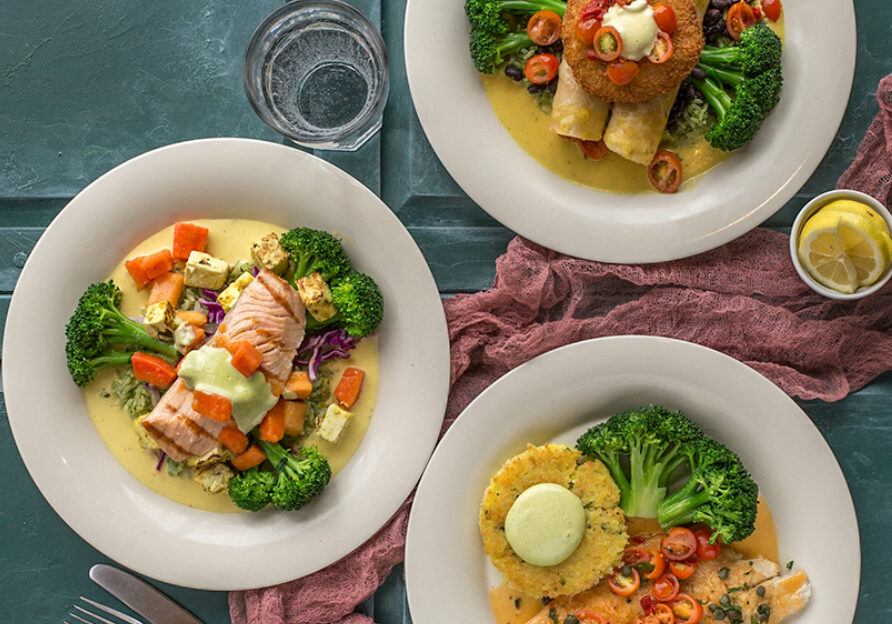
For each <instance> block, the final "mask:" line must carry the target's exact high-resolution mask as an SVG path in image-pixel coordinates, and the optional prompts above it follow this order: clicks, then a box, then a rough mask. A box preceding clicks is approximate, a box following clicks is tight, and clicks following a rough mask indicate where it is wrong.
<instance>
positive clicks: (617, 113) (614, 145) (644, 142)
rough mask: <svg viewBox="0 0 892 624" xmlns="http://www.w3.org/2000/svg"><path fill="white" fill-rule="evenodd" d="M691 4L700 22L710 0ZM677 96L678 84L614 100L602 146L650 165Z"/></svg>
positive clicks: (695, 1) (637, 161)
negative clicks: (649, 95)
mask: <svg viewBox="0 0 892 624" xmlns="http://www.w3.org/2000/svg"><path fill="white" fill-rule="evenodd" d="M694 6H695V7H696V9H697V15H698V16H699V17H700V20H701V21H702V20H703V16H704V15H705V14H706V9H707V7H708V6H709V0H694ZM558 84H559V85H560V83H558ZM680 86H681V85H679V87H680ZM677 95H678V87H676V88H675V89H673V90H672V91H670V92H668V93H664V94H663V95H660V96H657V97H655V98H653V99H651V100H647V101H646V102H637V103H624V102H616V103H615V104H614V105H613V111H612V113H611V115H610V122H609V123H608V124H607V129H606V130H605V131H604V145H606V146H607V149H609V150H610V151H611V152H615V153H616V154H619V155H620V156H622V157H623V158H626V159H628V160H631V161H632V162H636V163H639V164H642V165H649V164H650V162H651V161H652V160H653V157H654V154H656V153H657V150H658V149H659V147H660V141H661V140H662V139H663V131H664V130H665V129H666V124H667V123H668V122H669V113H670V112H671V111H672V104H673V103H674V102H675V97H676V96H677Z"/></svg>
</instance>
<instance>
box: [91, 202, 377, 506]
mask: <svg viewBox="0 0 892 624" xmlns="http://www.w3.org/2000/svg"><path fill="white" fill-rule="evenodd" d="M191 222H192V223H198V224H200V225H203V226H205V227H207V228H208V229H209V230H210V232H209V235H208V243H207V252H208V253H210V254H212V255H214V256H216V257H218V258H223V259H224V260H227V261H228V262H233V261H235V260H239V259H242V260H246V259H250V247H251V243H253V242H254V241H256V240H257V239H259V238H260V237H262V236H264V235H265V234H268V233H270V232H277V233H281V232H284V231H286V230H287V229H288V228H285V227H282V226H278V225H273V224H270V223H264V222H261V221H251V220H247V219H197V220H193V221H191ZM172 240H173V225H171V226H169V227H166V228H164V229H163V230H161V231H160V232H158V233H157V234H154V235H152V236H150V237H149V238H147V239H146V240H145V241H143V242H142V243H140V244H139V245H137V246H136V247H135V248H134V249H133V250H132V251H131V252H130V253H129V254H127V256H126V257H125V258H123V259H122V260H121V262H120V264H118V266H116V267H115V268H114V270H113V271H112V272H111V274H110V275H109V278H110V279H112V280H114V282H115V284H117V285H118V287H119V288H120V289H121V292H122V293H123V298H122V300H121V310H122V311H123V312H124V314H125V315H127V316H138V315H141V313H142V310H143V309H144V308H145V304H146V299H147V298H148V288H145V289H143V290H142V291H137V290H136V288H135V285H134V283H133V280H132V279H130V276H129V274H128V273H127V269H126V268H125V267H124V261H125V260H127V259H129V258H132V257H134V256H140V255H143V254H147V253H151V252H153V251H157V250H159V249H163V248H169V247H170V245H171V242H172ZM326 364H327V369H328V370H330V371H331V372H332V377H331V379H332V388H334V384H335V383H337V381H338V379H340V376H341V373H342V372H343V370H344V369H345V368H346V367H347V366H355V367H357V368H361V369H363V370H364V371H365V378H364V381H363V384H362V392H361V393H360V395H359V399H357V401H356V403H354V405H353V407H352V408H351V411H352V412H353V416H354V417H353V421H352V422H351V423H350V425H349V426H348V427H347V429H346V430H345V431H344V433H343V435H342V436H341V439H340V440H339V441H338V443H337V444H332V443H330V442H326V441H325V440H322V439H321V438H319V437H318V435H316V434H315V433H313V434H311V435H309V436H307V439H306V442H305V443H306V444H316V445H318V446H319V449H320V450H321V451H322V453H323V454H324V455H325V457H326V458H327V459H328V461H329V463H330V464H331V468H332V474H337V472H338V471H340V470H341V469H342V468H343V467H344V466H345V465H346V464H347V462H348V461H349V460H350V458H351V457H352V456H353V454H354V453H355V452H356V449H357V448H358V447H359V443H360V442H361V441H362V438H363V436H364V435H365V432H366V429H368V426H369V422H370V420H371V417H372V411H373V409H374V407H375V398H376V395H377V389H378V343H377V339H376V338H375V337H369V338H365V339H363V340H362V341H361V342H359V344H358V345H357V347H356V349H355V350H354V351H353V353H352V357H350V359H348V360H335V361H333V362H328V363H326ZM114 377H115V374H114V371H113V370H108V369H107V370H104V371H102V372H101V373H100V374H99V375H97V376H96V379H94V380H93V382H92V383H90V385H88V386H87V387H86V388H85V389H84V398H85V401H86V405H87V410H88V412H89V413H90V418H91V419H92V420H93V425H94V426H95V427H96V431H97V432H98V433H99V436H100V437H101V438H102V441H103V442H104V443H105V445H106V446H107V447H108V448H109V450H110V451H111V452H112V455H114V457H115V459H117V460H118V462H120V464H121V465H122V466H124V468H126V469H127V471H128V472H129V473H130V474H132V475H133V476H134V477H135V478H136V479H137V480H139V481H140V483H142V484H143V485H145V486H146V487H148V488H149V489H151V490H153V491H155V492H157V493H158V494H161V495H162V496H165V497H167V498H169V499H170V500H173V501H176V502H178V503H181V504H183V505H188V506H189V507H194V508H196V509H203V510H205V511H213V512H221V513H225V512H229V513H232V512H238V511H241V510H239V509H238V508H237V507H236V506H235V505H234V504H233V503H232V501H230V500H229V496H227V494H226V493H225V492H223V493H220V494H208V493H207V492H205V490H204V488H203V487H202V486H201V485H199V484H198V483H197V482H195V481H193V480H192V479H191V478H190V477H189V476H188V475H187V474H184V475H183V476H171V475H169V474H167V471H166V470H165V469H164V468H162V469H161V470H155V465H156V463H157V458H156V457H155V455H154V454H152V453H151V452H149V451H147V450H146V449H144V448H142V447H141V446H139V444H138V443H137V439H136V433H135V432H134V429H133V421H132V419H131V418H130V416H129V415H128V414H127V412H125V411H124V410H123V408H121V407H120V406H119V405H118V402H117V399H116V398H115V397H108V398H106V397H103V396H102V394H103V390H105V389H107V388H108V387H109V386H110V385H111V382H112V381H113V380H114Z"/></svg>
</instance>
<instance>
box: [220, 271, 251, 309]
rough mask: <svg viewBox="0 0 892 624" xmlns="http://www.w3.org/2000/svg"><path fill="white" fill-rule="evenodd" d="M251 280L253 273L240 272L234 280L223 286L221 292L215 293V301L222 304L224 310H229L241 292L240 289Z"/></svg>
mask: <svg viewBox="0 0 892 624" xmlns="http://www.w3.org/2000/svg"><path fill="white" fill-rule="evenodd" d="M253 281H254V276H253V275H251V274H250V273H242V274H241V275H239V276H238V277H237V278H236V279H235V281H233V282H232V283H231V284H230V285H229V286H227V287H226V288H224V289H223V292H221V293H220V294H219V295H217V303H219V304H220V305H221V306H222V308H223V310H224V311H226V312H229V310H230V309H231V308H232V306H234V305H235V300H236V299H238V296H239V295H240V294H242V291H243V290H244V289H245V288H247V287H248V284H250V283H251V282H253Z"/></svg>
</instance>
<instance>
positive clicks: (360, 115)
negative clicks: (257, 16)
mask: <svg viewBox="0 0 892 624" xmlns="http://www.w3.org/2000/svg"><path fill="white" fill-rule="evenodd" d="M244 82H245V91H246V92H247V94H248V99H249V100H250V102H251V105H252V106H253V107H254V110H255V111H256V112H257V114H258V115H259V116H260V118H261V119H262V120H263V121H264V122H265V123H266V124H267V125H268V126H270V127H271V128H272V129H273V130H275V131H276V132H278V133H279V134H282V135H284V136H286V137H287V138H289V139H291V140H292V141H294V142H295V143H297V144H298V145H302V146H305V147H310V148H314V149H325V150H346V151H352V150H356V149H358V148H359V147H360V146H361V145H362V144H363V143H365V142H366V141H367V140H368V139H369V138H370V137H371V136H372V135H374V134H375V133H376V132H377V131H378V130H379V129H380V128H381V119H382V115H383V112H384V105H385V104H386V102H387V93H388V90H389V76H388V69H387V49H386V47H385V45H384V40H383V39H382V38H381V34H380V33H379V32H378V30H377V29H376V28H375V26H374V24H372V23H371V22H370V21H369V20H368V18H367V17H366V16H365V15H363V14H362V13H361V12H359V11H358V10H356V9H355V8H353V7H352V6H350V5H349V4H347V3H346V2H342V1H341V0H294V1H293V2H288V3H287V4H285V5H283V6H281V7H279V8H278V9H276V10H275V11H273V12H272V13H271V14H270V15H268V16H267V17H266V19H265V20H263V22H262V23H261V24H260V26H258V27H257V30H255V31H254V34H253V35H252V37H251V40H250V42H249V43H248V48H247V50H246V51H245V65H244Z"/></svg>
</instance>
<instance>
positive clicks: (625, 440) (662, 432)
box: [576, 405, 703, 518]
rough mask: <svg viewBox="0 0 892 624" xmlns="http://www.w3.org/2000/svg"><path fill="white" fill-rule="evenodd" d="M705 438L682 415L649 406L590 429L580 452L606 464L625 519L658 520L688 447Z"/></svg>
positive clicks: (623, 414)
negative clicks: (668, 489)
mask: <svg viewBox="0 0 892 624" xmlns="http://www.w3.org/2000/svg"><path fill="white" fill-rule="evenodd" d="M702 437H703V433H702V432H701V431H700V428H699V427H698V426H697V425H695V424H694V423H693V422H692V421H691V420H690V419H688V418H687V417H686V416H684V415H683V414H681V413H680V412H673V411H670V410H667V409H666V408H663V407H659V406H656V405H651V406H649V407H645V408H638V409H631V410H628V411H625V412H622V413H620V414H617V415H616V416H613V417H611V418H610V419H609V420H607V421H606V422H604V423H601V424H600V425H596V426H594V427H592V428H591V429H589V430H588V431H586V432H585V433H584V434H582V436H580V437H579V439H578V440H577V441H576V448H578V449H579V450H580V451H582V452H583V453H585V454H586V455H590V456H592V457H596V458H598V459H600V460H601V461H602V462H604V465H605V466H607V469H608V470H609V471H610V474H611V476H612V477H613V480H614V481H615V482H616V484H617V486H618V487H619V491H620V507H622V509H623V511H624V512H625V513H626V515H628V516H633V517H642V518H654V517H656V515H657V505H658V504H659V503H660V501H662V500H663V498H664V497H665V496H666V490H667V487H668V486H669V484H670V479H671V478H672V476H673V474H675V472H676V470H677V469H678V468H680V467H681V466H682V465H683V464H685V463H686V460H687V455H686V454H685V453H684V450H685V448H687V447H688V446H689V445H690V444H691V443H692V442H693V441H696V440H699V439H701V438H702Z"/></svg>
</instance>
